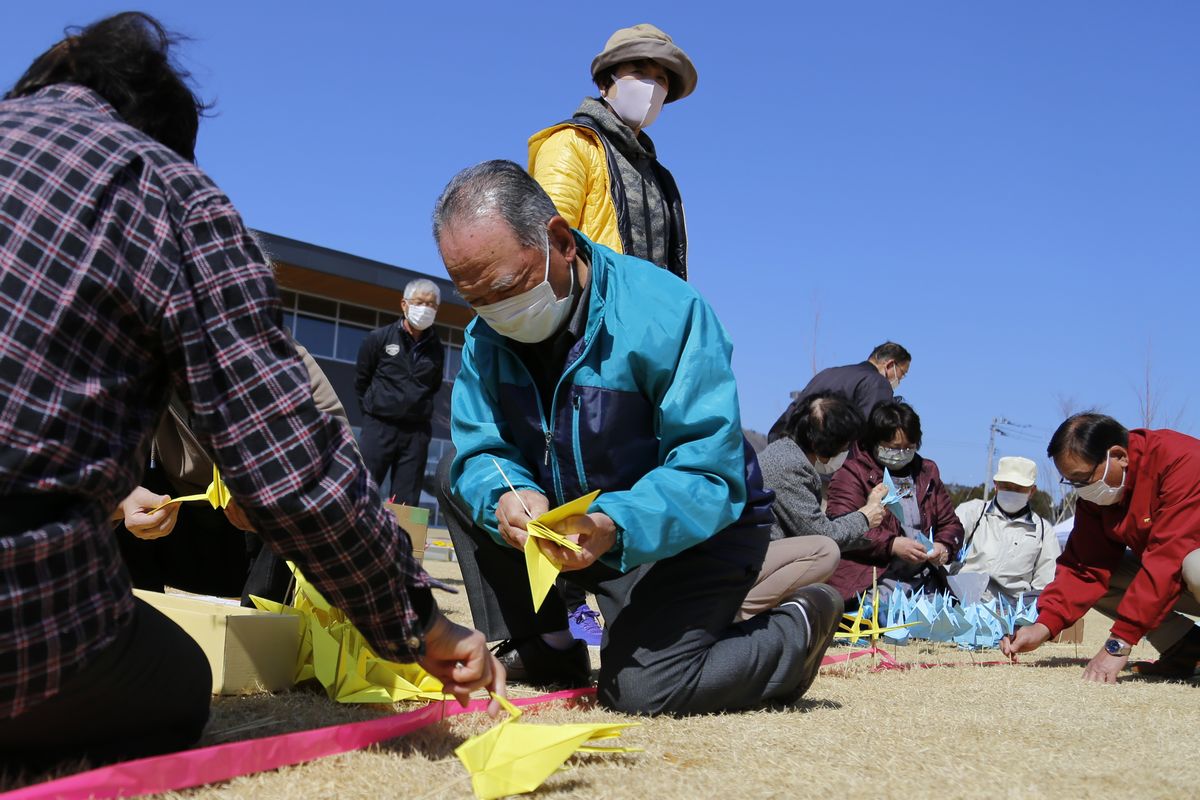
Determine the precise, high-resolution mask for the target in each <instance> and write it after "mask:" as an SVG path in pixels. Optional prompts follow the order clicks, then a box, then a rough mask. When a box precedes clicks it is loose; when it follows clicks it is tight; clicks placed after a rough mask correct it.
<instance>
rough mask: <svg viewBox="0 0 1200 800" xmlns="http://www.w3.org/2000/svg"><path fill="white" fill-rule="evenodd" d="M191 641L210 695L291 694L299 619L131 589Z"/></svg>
mask: <svg viewBox="0 0 1200 800" xmlns="http://www.w3.org/2000/svg"><path fill="white" fill-rule="evenodd" d="M133 593H134V594H135V595H137V596H138V597H140V598H141V599H142V600H145V601H146V602H147V603H149V604H150V605H152V606H154V607H155V608H157V609H158V610H159V611H161V612H162V613H163V614H165V615H166V616H167V617H169V618H170V619H171V620H172V621H174V622H175V623H176V624H177V625H179V627H181V628H183V629H184V630H185V631H186V632H187V634H188V635H189V636H191V637H192V638H193V639H195V640H196V643H197V644H199V645H200V648H201V649H202V650H203V651H204V655H206V656H207V657H208V664H209V666H210V667H211V668H212V677H213V694H252V693H257V692H277V691H281V690H283V689H290V688H291V687H292V685H293V678H295V677H296V657H297V656H298V655H299V653H300V626H301V623H302V621H301V619H300V618H299V617H297V616H294V615H292V614H271V613H269V612H266V611H259V610H258V609H254V608H242V607H241V606H240V605H237V604H236V601H225V600H221V599H220V598H206V597H197V596H193V595H180V594H160V593H159V592H147V591H143V590H141V589H135V590H134V592H133Z"/></svg>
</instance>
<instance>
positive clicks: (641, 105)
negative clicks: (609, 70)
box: [604, 75, 667, 131]
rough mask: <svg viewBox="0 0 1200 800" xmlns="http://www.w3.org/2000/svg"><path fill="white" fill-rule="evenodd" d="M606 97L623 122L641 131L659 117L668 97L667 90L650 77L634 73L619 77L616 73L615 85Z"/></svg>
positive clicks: (614, 77)
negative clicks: (639, 76)
mask: <svg viewBox="0 0 1200 800" xmlns="http://www.w3.org/2000/svg"><path fill="white" fill-rule="evenodd" d="M604 99H605V100H607V101H608V104H609V105H610V106H612V110H613V111H614V112H616V115H617V116H618V117H620V118H621V121H622V122H624V123H625V124H626V125H628V126H629V127H630V128H633V129H634V130H635V131H640V130H641V129H642V128H645V127H648V126H649V125H650V123H652V122H654V120H656V119H658V112H660V111H662V107H663V101H664V100H666V99H667V90H666V89H664V88H663V87H662V86H660V85H659V84H658V82H657V81H653V80H651V79H649V78H635V77H633V76H632V75H626V76H625V77H624V78H618V77H617V76H615V75H614V76H613V85H612V87H611V88H609V90H608V96H607V97H605V98H604Z"/></svg>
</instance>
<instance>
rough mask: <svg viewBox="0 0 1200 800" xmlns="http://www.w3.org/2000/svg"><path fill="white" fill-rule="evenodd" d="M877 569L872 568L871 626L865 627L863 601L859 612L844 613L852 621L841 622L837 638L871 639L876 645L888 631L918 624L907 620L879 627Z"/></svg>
mask: <svg viewBox="0 0 1200 800" xmlns="http://www.w3.org/2000/svg"><path fill="white" fill-rule="evenodd" d="M876 574H877V573H876V571H875V570H874V569H872V570H871V619H870V620H869V621H868V625H869V627H863V610H862V603H859V605H858V612H857V613H854V614H843V615H842V616H843V617H845V618H846V619H848V620H849V621H850V622H849V624H847V623H846V622H842V623H841V626H840V627H841V628H842V630H840V631H838V632H837V633H835V634H834V635H833V638H835V639H848V640H849V641H851V642H857V641H858V640H859V639H864V638H865V639H870V640H871V646H872V647H874V646H875V644H876V642H878V641H879V637H880V636H882V635H883V634H885V633H887V632H888V631H898V630H900V629H901V628H910V627H912V626H913V625H916V624H917V623H915V622H906V623H904V624H903V625H892V626H891V627H888V628H881V627H879V584H878V581H877V579H876Z"/></svg>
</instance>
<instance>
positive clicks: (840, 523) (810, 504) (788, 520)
mask: <svg viewBox="0 0 1200 800" xmlns="http://www.w3.org/2000/svg"><path fill="white" fill-rule="evenodd" d="M758 463H759V466H760V467H761V468H762V474H763V483H764V484H765V485H766V487H767V488H768V489H773V490H774V491H775V519H776V522H775V525H774V526H772V528H771V538H772V539H782V538H784V537H785V536H828V537H829V538H830V539H833V541H835V542H837V546H838V548H839V549H841V550H843V551H844V550H852V549H854V548H857V547H862V546H863V545H865V544H866V543H867V542H866V537H865V534H866V532H867V527H868V526H867V518H866V517H865V516H864V515H862V514H860V513H859V512H857V511H854V512H851V513H849V514H847V515H846V516H844V517H838V518H837V519H830V518H829V517H827V516H825V512H824V511H822V510H821V476H820V475H818V474H817V471H816V470H815V469H813V465H812V464H810V463H809V461H808V458H807V457H805V455H804V451H803V450H801V449H800V445H798V444H796V443H795V442H794V441H792V439H790V438H788V437H786V436H785V437H783V438H782V439H776V440H775V441H773V442H771V443H770V444H769V445H767V447H766V449H764V450H763V451H762V452H761V453H759V454H758Z"/></svg>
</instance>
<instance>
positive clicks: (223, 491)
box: [150, 464, 233, 514]
mask: <svg viewBox="0 0 1200 800" xmlns="http://www.w3.org/2000/svg"><path fill="white" fill-rule="evenodd" d="M232 499H233V498H232V497H231V496H230V494H229V489H228V488H227V487H226V486H225V481H223V480H221V473H220V472H218V471H217V465H216V464H213V479H212V483H210V484H209V485H208V489H207V490H205V492H204V494H189V495H187V496H186V497H173V498H171V499H170V500H168V501H166V502H165V503H160V504H159V505H158V506H157V507H156V508H154V509H152V510H151V511H150V513H151V514H153V513H154V512H155V511H158V510H160V509H163V508H166V507H167V506H169V505H173V504H175V503H190V502H192V501H193V500H207V501H208V504H209V505H211V506H212V507H213V508H225V506H227V505H229V503H230V501H231V500H232Z"/></svg>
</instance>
